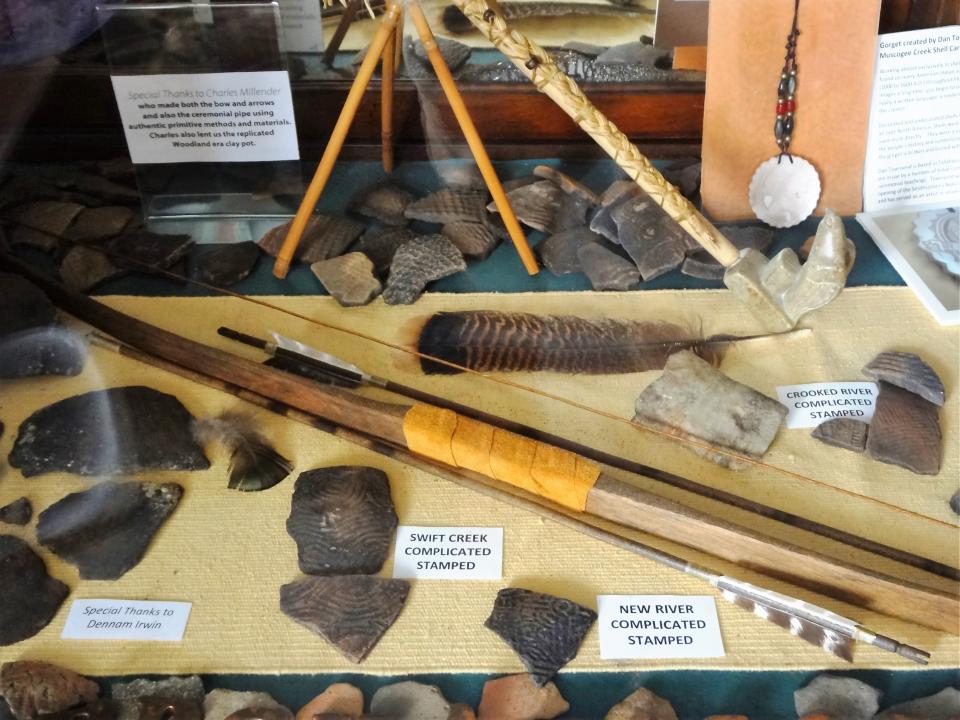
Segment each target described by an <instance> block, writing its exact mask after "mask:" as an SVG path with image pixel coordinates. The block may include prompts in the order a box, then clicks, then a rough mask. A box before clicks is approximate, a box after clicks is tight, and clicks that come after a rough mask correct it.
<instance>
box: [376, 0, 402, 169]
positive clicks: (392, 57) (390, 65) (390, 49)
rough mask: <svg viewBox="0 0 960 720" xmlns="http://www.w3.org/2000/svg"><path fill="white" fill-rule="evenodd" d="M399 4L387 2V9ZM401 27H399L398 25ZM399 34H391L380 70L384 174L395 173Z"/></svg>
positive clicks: (381, 138)
mask: <svg viewBox="0 0 960 720" xmlns="http://www.w3.org/2000/svg"><path fill="white" fill-rule="evenodd" d="M396 4H397V3H396V2H395V0H387V9H389V8H391V7H393V6H394V5H396ZM398 26H399V25H398ZM396 47H397V33H396V32H392V33H390V37H388V38H387V44H386V45H384V46H383V60H382V62H383V65H382V67H381V68H380V144H381V152H382V156H383V170H384V172H388V173H391V172H393V77H394V75H395V74H396Z"/></svg>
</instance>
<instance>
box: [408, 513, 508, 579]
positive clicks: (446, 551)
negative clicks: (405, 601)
mask: <svg viewBox="0 0 960 720" xmlns="http://www.w3.org/2000/svg"><path fill="white" fill-rule="evenodd" d="M502 575H503V528H477V527H418V526H414V525H401V526H400V527H398V528H397V544H396V550H395V552H394V560H393V576H394V577H395V578H422V579H425V580H499V579H500V578H501V576H502Z"/></svg>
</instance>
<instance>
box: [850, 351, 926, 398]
mask: <svg viewBox="0 0 960 720" xmlns="http://www.w3.org/2000/svg"><path fill="white" fill-rule="evenodd" d="M863 373H864V375H868V376H869V377H872V378H875V379H877V380H883V381H884V382H886V383H890V384H891V385H896V386H898V387H902V388H903V389H904V390H909V391H910V392H912V393H915V394H917V395H919V396H920V397H922V398H924V399H926V400H929V401H930V402H932V403H933V404H934V405H939V406H941V407H942V406H943V402H944V397H945V392H944V389H943V382H942V381H941V380H940V376H939V375H937V373H935V372H934V371H933V368H932V367H930V366H929V365H927V363H925V362H924V361H923V359H922V358H920V356H919V355H914V354H913V353H908V352H882V353H880V354H879V355H877V356H876V357H875V358H874V359H873V360H871V361H870V362H869V363H868V364H867V365H866V367H864V368H863Z"/></svg>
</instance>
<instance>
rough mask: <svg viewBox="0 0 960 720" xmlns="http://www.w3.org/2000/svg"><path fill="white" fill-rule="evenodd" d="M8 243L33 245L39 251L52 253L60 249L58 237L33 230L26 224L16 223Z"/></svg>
mask: <svg viewBox="0 0 960 720" xmlns="http://www.w3.org/2000/svg"><path fill="white" fill-rule="evenodd" d="M10 244H11V245H27V246H29V247H35V248H37V249H38V250H40V251H41V252H45V253H54V252H56V251H57V250H59V249H60V238H58V237H55V236H54V235H48V234H47V233H45V232H40V231H39V230H34V229H33V228H29V227H27V226H26V225H18V226H17V227H15V228H14V230H13V232H12V233H10Z"/></svg>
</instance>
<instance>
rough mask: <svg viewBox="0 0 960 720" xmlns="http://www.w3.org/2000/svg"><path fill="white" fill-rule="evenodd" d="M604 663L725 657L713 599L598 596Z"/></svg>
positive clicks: (710, 597) (706, 597) (692, 596)
mask: <svg viewBox="0 0 960 720" xmlns="http://www.w3.org/2000/svg"><path fill="white" fill-rule="evenodd" d="M597 611H598V613H599V615H600V618H599V624H600V657H601V658H603V659H604V660H632V659H637V658H640V659H650V660H652V659H661V658H709V657H723V655H724V650H723V638H722V637H721V635H720V621H719V620H718V619H717V606H716V603H715V602H714V600H713V597H712V596H710V595H599V596H597Z"/></svg>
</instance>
